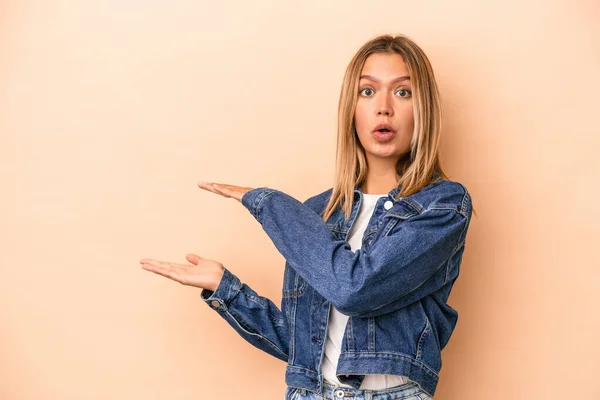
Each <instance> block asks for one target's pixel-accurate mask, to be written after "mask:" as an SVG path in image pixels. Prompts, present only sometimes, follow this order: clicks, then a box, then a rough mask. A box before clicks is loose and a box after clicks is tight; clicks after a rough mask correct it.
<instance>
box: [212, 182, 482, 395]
mask: <svg viewBox="0 0 600 400" xmlns="http://www.w3.org/2000/svg"><path fill="white" fill-rule="evenodd" d="M436 177H438V178H439V175H436ZM400 188H401V187H400V186H398V187H395V188H394V189H392V190H391V191H390V192H389V193H388V195H387V196H386V197H381V198H379V199H378V200H377V203H376V205H375V209H374V211H373V214H372V216H371V218H370V220H369V223H368V225H367V227H366V229H365V231H364V235H363V239H362V247H361V248H360V249H357V250H356V252H353V251H352V250H351V248H350V244H349V243H348V242H347V241H346V239H347V237H348V235H349V232H350V229H351V227H352V223H353V222H354V221H355V219H356V216H357V214H358V211H359V210H360V205H361V202H362V192H361V191H360V189H359V186H358V185H356V187H355V189H354V201H353V205H352V212H351V214H350V218H349V219H348V220H347V219H346V218H345V216H344V214H343V212H342V210H341V208H340V206H339V205H338V207H337V209H336V210H335V211H334V213H333V214H332V215H331V217H330V218H329V219H328V220H327V221H323V219H322V217H321V216H320V215H319V213H320V212H321V211H322V210H323V209H324V208H325V205H326V204H327V201H328V200H329V197H330V196H331V193H332V191H333V189H332V188H330V189H328V190H326V191H324V192H322V193H320V194H318V195H316V196H313V197H310V198H309V199H307V200H306V201H305V202H300V201H298V200H296V199H295V198H293V197H291V196H289V195H287V194H285V193H283V192H281V191H279V190H276V189H271V188H267V187H259V188H255V189H252V190H250V191H248V192H246V193H245V194H244V196H243V197H242V199H241V202H242V204H243V205H244V206H245V207H246V208H247V209H248V211H250V213H251V214H252V215H253V216H254V217H255V219H256V220H257V221H258V222H259V223H260V224H261V225H262V228H263V230H264V231H265V232H266V233H267V235H268V236H269V238H270V239H271V241H272V242H273V243H274V245H275V246H276V248H277V250H278V251H279V252H280V253H281V254H282V255H283V256H284V258H285V260H286V262H285V270H284V274H283V287H282V300H281V309H279V308H278V307H277V306H276V305H275V304H274V303H273V302H272V301H271V300H269V299H268V298H266V297H263V296H260V295H258V294H257V293H256V292H255V291H254V290H253V289H252V288H250V287H249V286H248V285H246V284H244V283H242V282H240V279H239V278H238V277H237V276H236V275H234V274H233V273H232V272H231V271H230V270H229V269H227V268H225V269H224V271H223V276H222V278H221V281H220V282H219V285H218V287H217V288H216V289H215V290H214V291H211V290H207V289H203V290H202V291H201V293H200V296H201V298H202V299H203V300H204V301H205V302H206V304H208V305H209V306H210V307H211V308H213V309H214V310H215V311H216V312H218V313H219V314H220V315H221V317H223V318H224V319H225V320H226V321H227V323H229V325H231V326H232V327H233V329H235V330H236V331H237V332H238V333H239V334H240V335H241V336H242V337H243V338H244V339H245V340H246V341H248V342H249V343H251V344H252V345H253V346H255V347H257V348H259V349H261V350H263V351H265V352H267V353H269V354H271V355H273V356H274V357H277V358H279V359H281V360H283V361H286V362H287V366H286V372H285V382H286V384H287V385H288V386H292V387H298V388H304V389H306V390H310V391H313V392H315V393H319V394H320V393H321V390H322V387H323V375H322V374H321V363H322V360H323V354H324V349H325V341H326V337H327V336H326V334H327V332H326V329H327V323H328V319H329V306H330V304H332V305H333V306H334V307H335V308H336V309H337V310H338V311H340V312H341V313H343V314H345V315H348V316H349V318H348V322H347V325H346V330H345V332H344V336H343V339H342V352H341V355H340V357H339V360H338V365H337V371H336V372H337V376H338V379H339V380H340V381H341V382H342V383H346V384H349V385H351V386H352V387H354V388H356V389H359V388H360V384H361V382H362V380H363V379H364V375H365V374H397V375H404V376H408V377H409V379H411V380H413V381H415V382H417V383H418V384H419V385H420V386H421V388H422V389H423V390H424V391H426V392H427V393H428V394H429V395H430V396H433V394H434V393H435V390H436V386H437V383H438V378H439V375H438V374H439V371H440V370H441V367H442V359H441V350H442V349H443V348H444V347H445V346H446V344H447V342H448V340H449V339H450V335H451V334H452V331H453V330H454V327H455V325H456V322H457V319H458V313H457V311H456V310H454V309H453V308H452V307H450V306H449V305H448V304H447V299H448V296H449V294H450V290H451V289H452V286H453V284H454V282H455V280H456V278H457V277H458V273H459V270H460V263H461V259H462V254H463V251H464V246H465V238H466V234H467V229H468V227H469V222H470V219H471V197H470V195H469V193H468V191H467V189H466V188H465V187H464V186H463V185H462V184H460V183H458V182H454V181H451V180H440V179H438V180H434V181H433V182H432V183H430V184H429V185H427V186H426V187H424V188H423V189H421V190H420V191H418V192H417V193H414V194H412V195H409V196H406V197H403V198H400V199H399V200H396V199H395V196H396V194H397V193H399V191H400Z"/></svg>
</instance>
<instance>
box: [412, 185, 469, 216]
mask: <svg viewBox="0 0 600 400" xmlns="http://www.w3.org/2000/svg"><path fill="white" fill-rule="evenodd" d="M409 197H412V199H413V200H415V201H417V202H418V203H419V204H420V205H421V207H422V208H423V209H427V210H428V209H443V208H449V209H454V210H455V211H457V212H459V213H461V214H463V215H467V214H468V215H470V213H471V195H470V194H469V191H468V189H467V187H466V186H465V185H464V184H462V183H460V182H457V181H454V180H451V179H440V180H438V181H435V182H432V183H430V184H429V185H427V186H425V187H424V188H423V189H421V190H419V191H418V192H416V193H414V194H413V195H411V196H409Z"/></svg>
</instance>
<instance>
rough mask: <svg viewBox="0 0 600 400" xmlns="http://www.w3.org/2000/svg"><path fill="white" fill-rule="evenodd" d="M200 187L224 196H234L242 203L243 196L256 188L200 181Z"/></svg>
mask: <svg viewBox="0 0 600 400" xmlns="http://www.w3.org/2000/svg"><path fill="white" fill-rule="evenodd" d="M198 187H199V188H200V189H204V190H208V191H209V192H213V193H216V194H220V195H221V196H224V197H233V198H234V199H236V200H237V201H239V202H240V203H241V202H242V196H244V194H246V192H249V191H250V190H252V189H254V188H250V187H242V186H234V185H226V184H224V183H214V182H202V181H200V182H198Z"/></svg>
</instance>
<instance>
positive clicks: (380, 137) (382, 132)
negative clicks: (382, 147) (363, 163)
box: [371, 126, 396, 142]
mask: <svg viewBox="0 0 600 400" xmlns="http://www.w3.org/2000/svg"><path fill="white" fill-rule="evenodd" d="M378 128H379V126H378ZM371 134H372V135H373V137H374V138H375V140H377V141H378V142H388V141H390V140H391V139H392V138H393V137H394V136H396V131H394V130H393V129H390V128H380V129H377V130H374V131H373V132H372V133H371Z"/></svg>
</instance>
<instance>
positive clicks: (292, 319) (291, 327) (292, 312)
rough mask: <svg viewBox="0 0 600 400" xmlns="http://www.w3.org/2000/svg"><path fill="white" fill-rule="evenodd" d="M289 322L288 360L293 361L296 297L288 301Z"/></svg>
mask: <svg viewBox="0 0 600 400" xmlns="http://www.w3.org/2000/svg"><path fill="white" fill-rule="evenodd" d="M290 305H291V307H290V324H289V331H290V336H289V338H290V343H289V347H290V355H289V362H290V363H293V362H294V361H295V360H294V357H295V355H296V323H295V322H296V321H295V320H296V308H297V307H298V300H297V299H296V298H293V299H292V300H291V302H290Z"/></svg>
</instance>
